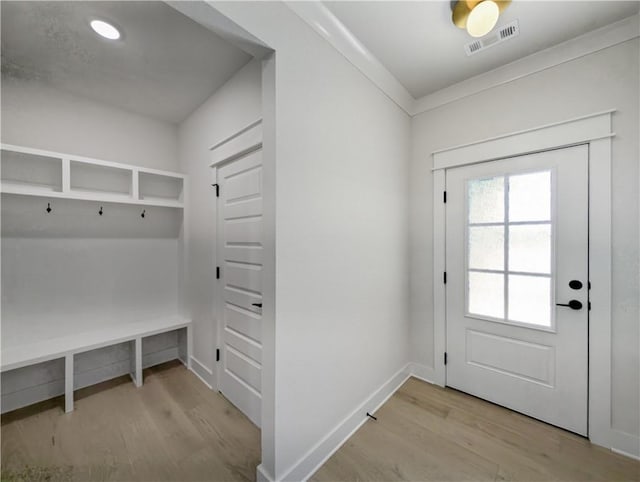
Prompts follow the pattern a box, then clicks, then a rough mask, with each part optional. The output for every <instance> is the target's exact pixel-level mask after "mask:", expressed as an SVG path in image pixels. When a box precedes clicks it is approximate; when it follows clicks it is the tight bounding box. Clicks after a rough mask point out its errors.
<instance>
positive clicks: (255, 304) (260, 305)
mask: <svg viewBox="0 0 640 482" xmlns="http://www.w3.org/2000/svg"><path fill="white" fill-rule="evenodd" d="M251 306H257V307H258V308H262V303H251Z"/></svg>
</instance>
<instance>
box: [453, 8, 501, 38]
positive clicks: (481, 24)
mask: <svg viewBox="0 0 640 482" xmlns="http://www.w3.org/2000/svg"><path fill="white" fill-rule="evenodd" d="M510 3H511V0H458V1H457V2H456V3H455V5H454V7H453V14H452V16H451V20H452V21H453V23H454V24H455V25H456V26H457V27H460V28H464V29H466V30H467V32H468V33H469V35H471V36H472V37H483V36H485V35H487V34H488V33H489V32H491V30H492V29H493V27H495V26H496V23H497V22H498V17H499V16H500V14H501V13H502V12H503V11H504V9H505V8H507V7H508V6H509V4H510Z"/></svg>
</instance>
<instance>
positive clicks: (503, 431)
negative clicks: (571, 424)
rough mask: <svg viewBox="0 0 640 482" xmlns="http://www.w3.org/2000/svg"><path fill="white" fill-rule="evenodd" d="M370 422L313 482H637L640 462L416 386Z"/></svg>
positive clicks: (465, 398) (454, 394)
mask: <svg viewBox="0 0 640 482" xmlns="http://www.w3.org/2000/svg"><path fill="white" fill-rule="evenodd" d="M375 415H376V416H377V418H378V421H373V420H369V421H367V422H366V423H365V425H364V426H363V427H362V428H360V430H358V431H357V432H356V433H355V434H354V435H353V436H352V437H351V438H350V439H349V440H348V441H347V442H346V443H345V444H344V445H343V446H342V447H341V448H340V449H339V450H338V451H337V452H336V453H335V454H334V455H333V456H332V457H331V458H330V459H329V460H328V461H327V462H326V463H325V464H324V465H323V466H322V467H321V468H320V470H318V472H316V474H315V475H314V476H313V477H312V479H311V481H312V482H326V481H356V480H357V481H365V480H366V481H400V480H401V481H404V480H410V481H463V480H464V481H505V480H513V481H516V480H521V481H560V480H562V481H591V480H599V481H617V480H620V481H622V480H624V481H638V480H640V462H637V461H634V460H632V459H629V458H626V457H623V456H620V455H616V454H614V453H612V452H611V451H608V450H605V449H602V448H600V447H596V446H593V445H591V444H590V443H589V441H588V440H586V439H584V438H582V437H579V436H577V435H574V434H572V433H569V432H566V431H564V430H561V429H558V428H555V427H552V426H550V425H547V424H545V423H543V422H539V421H537V420H534V419H531V418H529V417H526V416H524V415H520V414H518V413H516V412H512V411H511V410H507V409H505V408H502V407H499V406H497V405H493V404H491V403H488V402H484V401H482V400H479V399H477V398H475V397H472V396H469V395H466V394H464V393H461V392H458V391H455V390H451V389H442V388H440V387H436V386H434V385H430V384H428V383H425V382H422V381H420V380H417V379H415V378H411V379H409V380H408V381H407V382H406V383H405V384H404V385H403V386H402V387H401V388H400V390H399V391H398V392H396V393H395V394H394V395H393V396H392V397H391V398H390V399H389V401H388V402H387V403H385V404H384V405H383V406H382V407H381V408H380V409H379V410H378V412H377V413H376V414H375Z"/></svg>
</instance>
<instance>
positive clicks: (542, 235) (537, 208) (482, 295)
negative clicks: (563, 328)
mask: <svg viewBox="0 0 640 482" xmlns="http://www.w3.org/2000/svg"><path fill="white" fill-rule="evenodd" d="M552 185H553V173H552V171H551V170H545V171H538V172H529V173H518V174H508V175H502V176H495V177H491V178H483V179H472V180H468V181H467V191H466V194H467V229H466V240H465V242H466V267H467V269H466V282H467V296H466V314H467V316H471V317H475V318H482V319H488V320H491V321H500V322H507V323H514V324H525V325H530V326H532V327H536V328H540V329H546V330H550V329H552V328H553V310H552V309H551V307H552V295H551V293H552V289H553V265H554V263H553V246H554V229H553V210H552V206H553V189H552Z"/></svg>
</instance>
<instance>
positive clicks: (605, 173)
mask: <svg viewBox="0 0 640 482" xmlns="http://www.w3.org/2000/svg"><path fill="white" fill-rule="evenodd" d="M613 112H614V111H613V110H610V111H607V112H601V113H596V114H592V115H589V116H583V117H580V118H577V119H571V120H567V121H564V122H559V123H556V124H550V125H546V126H542V127H539V128H535V129H529V130H526V131H521V132H516V133H513V134H507V135H503V136H499V137H495V138H491V139H486V140H483V141H478V142H475V143H472V144H467V145H463V146H459V147H454V148H450V149H445V150H441V151H438V152H434V153H433V167H434V169H435V171H434V176H433V200H434V204H433V233H436V234H434V240H433V242H434V248H433V264H434V271H433V287H434V288H433V296H434V307H433V315H434V353H435V366H434V370H435V377H434V379H435V381H436V383H437V384H438V385H441V386H444V385H445V384H446V368H445V365H444V359H443V353H444V351H445V343H446V339H445V337H446V335H445V333H446V293H445V287H444V283H443V280H442V273H443V272H445V271H446V264H445V253H446V240H445V237H444V232H445V213H446V211H445V206H446V205H445V204H444V202H443V200H442V193H443V192H444V191H445V190H446V169H447V168H452V167H456V166H463V165H469V164H476V163H479V162H485V161H491V160H495V159H501V158H506V157H515V156H518V155H522V154H528V153H531V152H539V151H544V150H550V149H557V148H562V147H568V146H570V145H575V144H576V143H584V144H588V145H589V245H590V249H589V279H590V281H591V282H592V289H591V291H590V302H591V311H590V313H589V327H590V328H589V415H588V417H589V438H590V440H591V441H592V442H593V443H595V444H598V445H602V446H604V447H608V448H612V447H613V446H614V445H613V441H614V430H613V429H612V427H611V249H612V248H611V138H612V136H613V134H612V133H611V117H612V114H613ZM626 446H627V444H625V447H626ZM622 450H624V449H622ZM625 452H626V450H625Z"/></svg>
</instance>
